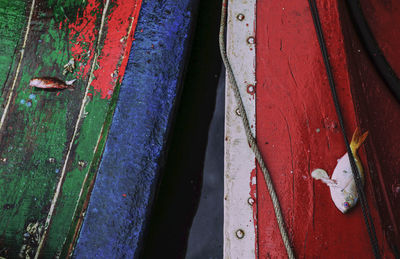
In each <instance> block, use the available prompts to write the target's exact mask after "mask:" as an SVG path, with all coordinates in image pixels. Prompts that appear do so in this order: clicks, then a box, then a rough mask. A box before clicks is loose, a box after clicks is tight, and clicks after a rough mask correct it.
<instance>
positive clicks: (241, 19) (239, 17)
mask: <svg viewBox="0 0 400 259" xmlns="http://www.w3.org/2000/svg"><path fill="white" fill-rule="evenodd" d="M236 19H238V20H239V21H243V20H244V14H242V13H240V14H238V15H237V16H236Z"/></svg>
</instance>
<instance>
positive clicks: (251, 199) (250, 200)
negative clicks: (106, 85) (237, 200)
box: [247, 197, 255, 206]
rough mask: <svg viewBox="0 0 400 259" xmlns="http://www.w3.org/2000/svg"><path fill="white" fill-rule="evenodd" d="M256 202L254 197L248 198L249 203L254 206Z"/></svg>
mask: <svg viewBox="0 0 400 259" xmlns="http://www.w3.org/2000/svg"><path fill="white" fill-rule="evenodd" d="M254 202H255V201H254V199H253V198H251V197H250V198H248V199H247V203H248V204H249V205H250V206H253V204H254Z"/></svg>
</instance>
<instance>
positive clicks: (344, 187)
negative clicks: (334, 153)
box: [311, 128, 368, 213]
mask: <svg viewBox="0 0 400 259" xmlns="http://www.w3.org/2000/svg"><path fill="white" fill-rule="evenodd" d="M367 135H368V131H367V132H365V133H364V134H361V132H360V130H359V129H358V128H357V129H356V130H355V132H354V134H353V138H352V139H351V143H350V148H351V152H352V153H353V156H354V160H355V162H356V165H357V167H358V171H359V172H360V177H361V181H362V184H363V185H364V173H363V168H362V164H361V161H360V158H359V157H358V155H357V150H358V148H359V147H360V146H361V144H362V143H363V142H364V140H365V138H366V137H367ZM311 175H312V177H313V178H315V179H317V180H321V181H322V182H324V183H325V184H326V185H328V186H329V189H330V191H331V197H332V201H333V202H334V203H335V205H336V207H337V208H338V209H339V210H340V211H341V212H342V213H346V212H347V211H348V210H350V209H351V208H353V207H354V206H355V205H356V203H357V200H358V193H357V188H356V184H355V181H354V177H353V172H352V169H351V165H350V159H349V155H348V153H346V154H344V155H343V156H342V157H341V158H340V159H339V160H338V163H337V165H336V167H335V170H334V171H333V174H332V177H331V178H329V176H328V174H327V173H326V171H325V170H323V169H315V170H314V171H313V172H312V173H311Z"/></svg>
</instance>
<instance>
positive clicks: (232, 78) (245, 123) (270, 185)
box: [219, 0, 295, 259]
mask: <svg viewBox="0 0 400 259" xmlns="http://www.w3.org/2000/svg"><path fill="white" fill-rule="evenodd" d="M226 13H227V0H223V1H222V10H221V23H220V31H219V48H220V51H221V56H222V61H223V62H224V65H225V68H226V71H227V74H228V78H229V81H230V83H231V86H232V90H233V92H234V95H235V99H236V102H237V105H238V108H239V112H240V114H241V117H242V121H243V126H244V130H245V132H246V136H247V141H248V142H249V144H250V147H251V150H252V151H253V152H254V155H255V157H256V159H257V162H258V164H259V165H260V168H261V170H262V172H263V175H264V179H265V182H266V184H267V187H268V191H269V195H270V197H271V200H272V203H273V207H274V211H275V216H276V221H277V222H278V226H279V230H280V233H281V236H282V241H283V244H284V246H285V248H286V251H287V254H288V256H289V258H290V259H294V258H295V257H294V254H293V250H292V248H291V244H290V241H289V237H288V234H287V232H286V228H285V223H284V219H283V215H282V211H281V207H280V205H279V200H278V196H277V195H276V192H275V189H274V186H273V183H272V180H271V177H270V175H269V172H268V169H267V167H266V165H265V163H264V160H263V158H262V156H261V152H260V150H259V149H258V146H257V142H256V139H255V138H254V136H253V134H252V133H251V129H250V125H249V120H248V118H247V115H246V111H245V109H244V105H243V101H242V98H241V96H240V92H239V87H238V84H237V82H236V79H235V76H234V73H233V70H232V67H231V65H230V63H229V60H228V56H227V54H226V48H225V27H226Z"/></svg>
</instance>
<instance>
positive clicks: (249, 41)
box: [247, 36, 256, 44]
mask: <svg viewBox="0 0 400 259" xmlns="http://www.w3.org/2000/svg"><path fill="white" fill-rule="evenodd" d="M255 42H256V39H255V38H254V37H253V36H250V37H248V38H247V43H249V44H254V43H255Z"/></svg>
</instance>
